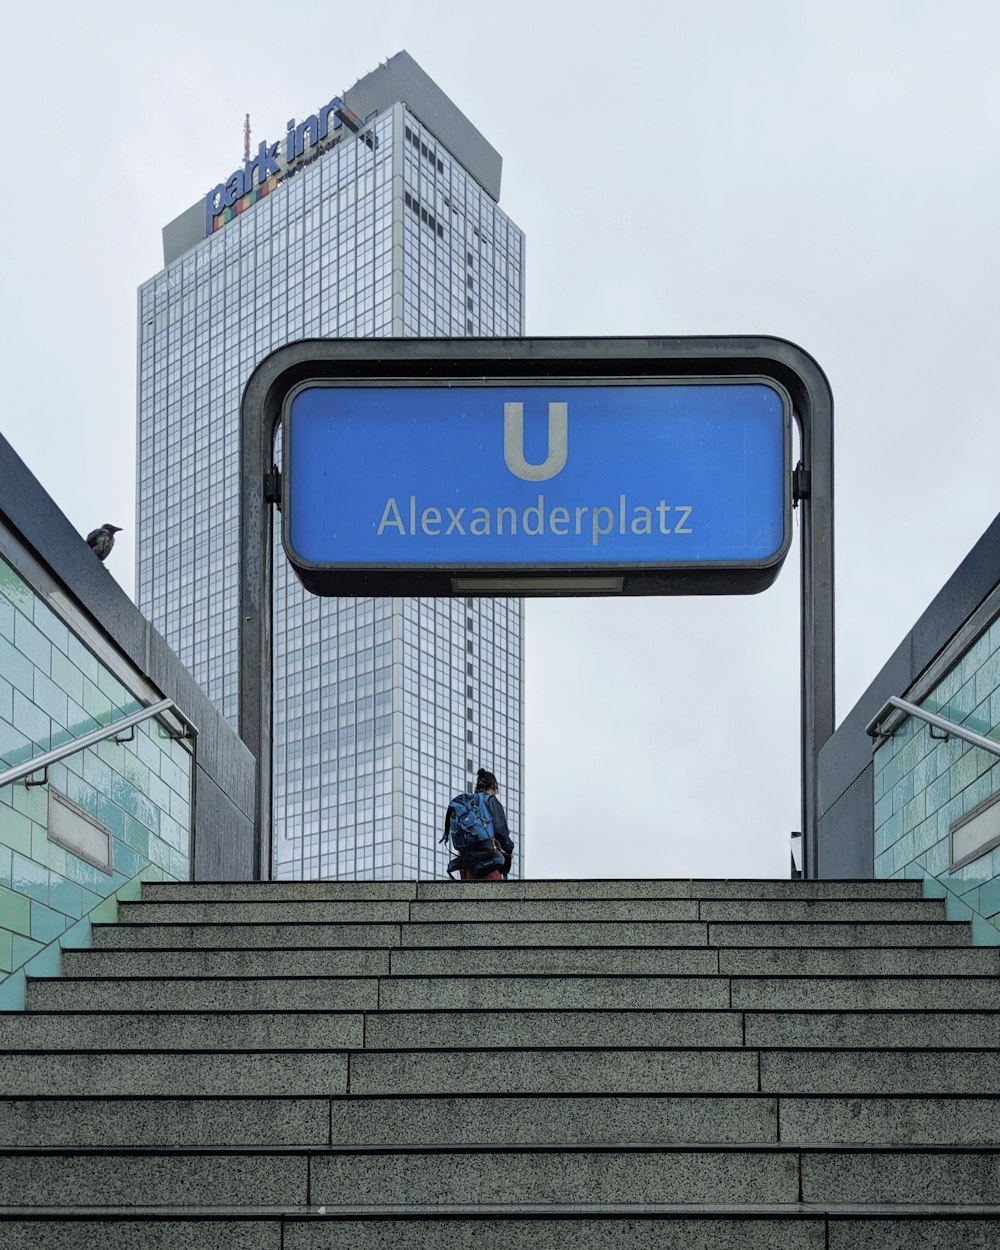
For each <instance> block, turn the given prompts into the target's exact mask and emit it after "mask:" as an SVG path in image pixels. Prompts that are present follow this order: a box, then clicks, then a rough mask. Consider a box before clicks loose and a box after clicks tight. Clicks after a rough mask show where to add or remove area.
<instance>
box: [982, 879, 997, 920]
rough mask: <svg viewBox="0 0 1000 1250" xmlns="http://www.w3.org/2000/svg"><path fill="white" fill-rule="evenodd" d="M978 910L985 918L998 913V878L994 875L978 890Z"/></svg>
mask: <svg viewBox="0 0 1000 1250" xmlns="http://www.w3.org/2000/svg"><path fill="white" fill-rule="evenodd" d="M979 911H980V912H981V914H982V915H984V916H985V917H987V919H990V918H991V917H993V916H996V915H1000V878H996V877H994V879H993V880H992V881H990V882H988V883H987V884H986V885H984V886H983V887H982V889H981V890H980V891H979Z"/></svg>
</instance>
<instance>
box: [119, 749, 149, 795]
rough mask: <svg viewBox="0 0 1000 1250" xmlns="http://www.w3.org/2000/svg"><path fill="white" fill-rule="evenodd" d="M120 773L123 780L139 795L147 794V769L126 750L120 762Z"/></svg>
mask: <svg viewBox="0 0 1000 1250" xmlns="http://www.w3.org/2000/svg"><path fill="white" fill-rule="evenodd" d="M121 773H122V776H123V777H124V778H125V780H126V781H127V782H128V783H129V785H130V786H132V787H133V788H134V789H136V790H137V791H138V792H139V793H140V794H142V795H145V796H148V794H149V769H148V768H147V767H146V765H145V764H143V762H142V761H141V760H140V759H138V758H137V757H136V755H135V754H134V753H133V752H132V751H130V750H128V749H126V750H125V754H124V759H123V760H122V766H121Z"/></svg>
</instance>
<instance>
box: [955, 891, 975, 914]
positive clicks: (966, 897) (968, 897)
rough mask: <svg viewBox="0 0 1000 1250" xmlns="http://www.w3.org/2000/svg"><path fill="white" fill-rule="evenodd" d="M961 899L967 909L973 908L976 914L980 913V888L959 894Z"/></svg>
mask: <svg viewBox="0 0 1000 1250" xmlns="http://www.w3.org/2000/svg"><path fill="white" fill-rule="evenodd" d="M958 896H959V898H961V900H962V902H963V903H965V905H966V906H967V907H971V908H972V910H973V911H974V912H978V911H979V887H978V886H975V887H973V888H972V889H971V890H962V891H959V892H958Z"/></svg>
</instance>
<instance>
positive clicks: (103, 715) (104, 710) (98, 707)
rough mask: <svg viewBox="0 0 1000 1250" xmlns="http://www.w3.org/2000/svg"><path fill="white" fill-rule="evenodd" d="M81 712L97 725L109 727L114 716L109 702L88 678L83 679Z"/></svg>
mask: <svg viewBox="0 0 1000 1250" xmlns="http://www.w3.org/2000/svg"><path fill="white" fill-rule="evenodd" d="M83 710H84V711H85V712H86V713H87V714H88V715H89V716H93V718H94V719H95V720H96V721H97V723H98V724H99V725H110V723H111V721H112V719H113V716H114V708H113V707H112V705H111V700H110V699H109V698H108V696H107V695H106V694H105V693H104V692H103V690H99V689H98V688H97V685H96V684H95V683H94V682H92V681H91V680H90V678H89V677H84V679H83Z"/></svg>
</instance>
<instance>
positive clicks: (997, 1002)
mask: <svg viewBox="0 0 1000 1250" xmlns="http://www.w3.org/2000/svg"><path fill="white" fill-rule="evenodd" d="M721 980H724V978H721ZM383 984H384V985H387V986H388V985H393V984H395V982H393V981H391V980H390V981H386V982H384V983H383ZM730 984H731V986H732V999H731V1002H730V1004H729V1005H730V1006H732V1007H733V1008H735V1009H737V1010H740V1009H745V1010H747V1011H761V1010H763V1011H913V1010H917V1011H982V1010H987V1011H997V1010H1000V980H998V979H997V978H996V977H992V976H982V977H972V976H969V977H733V978H732V979H731V981H730Z"/></svg>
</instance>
